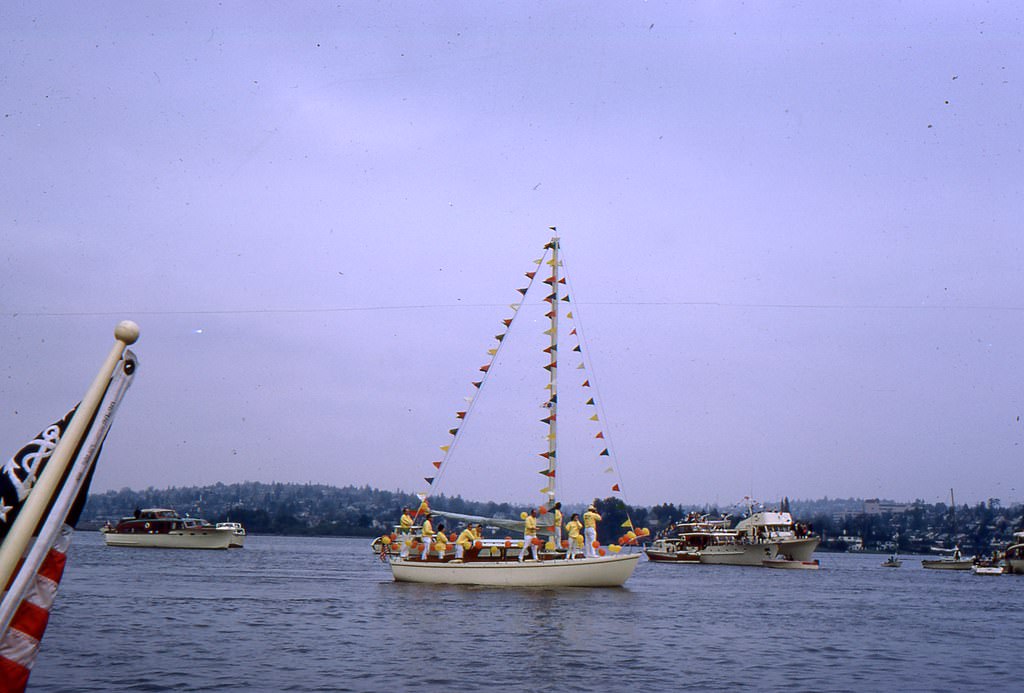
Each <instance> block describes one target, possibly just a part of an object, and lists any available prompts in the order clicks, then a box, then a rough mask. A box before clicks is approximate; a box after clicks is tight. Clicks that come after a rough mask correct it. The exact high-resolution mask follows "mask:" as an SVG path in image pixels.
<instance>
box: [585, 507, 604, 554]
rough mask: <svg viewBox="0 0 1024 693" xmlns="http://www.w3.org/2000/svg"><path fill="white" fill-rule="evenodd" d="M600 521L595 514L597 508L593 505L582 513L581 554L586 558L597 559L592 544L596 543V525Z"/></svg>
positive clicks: (598, 516)
mask: <svg viewBox="0 0 1024 693" xmlns="http://www.w3.org/2000/svg"><path fill="white" fill-rule="evenodd" d="M600 521H601V516H600V515H598V514H597V508H595V507H594V506H593V505H591V506H590V507H589V508H587V512H585V513H583V527H584V530H583V553H584V555H585V556H587V557H588V558H597V549H595V548H594V544H595V542H597V523H598V522H600Z"/></svg>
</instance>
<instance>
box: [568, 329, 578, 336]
mask: <svg viewBox="0 0 1024 693" xmlns="http://www.w3.org/2000/svg"><path fill="white" fill-rule="evenodd" d="M569 334H570V335H574V334H576V328H575V327H574V328H572V332H570V333H569Z"/></svg>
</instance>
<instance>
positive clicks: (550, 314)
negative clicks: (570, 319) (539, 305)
mask: <svg viewBox="0 0 1024 693" xmlns="http://www.w3.org/2000/svg"><path fill="white" fill-rule="evenodd" d="M555 315H556V313H555V311H551V312H550V313H545V314H544V317H545V318H553V317H555Z"/></svg>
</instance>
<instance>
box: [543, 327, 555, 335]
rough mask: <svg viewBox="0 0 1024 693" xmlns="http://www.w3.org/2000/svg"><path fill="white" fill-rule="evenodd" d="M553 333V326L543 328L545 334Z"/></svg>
mask: <svg viewBox="0 0 1024 693" xmlns="http://www.w3.org/2000/svg"><path fill="white" fill-rule="evenodd" d="M554 333H555V330H554V328H548V329H546V330H544V334H546V335H552V334H554Z"/></svg>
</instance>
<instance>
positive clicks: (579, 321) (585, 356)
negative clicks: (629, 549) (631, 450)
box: [562, 251, 632, 521]
mask: <svg viewBox="0 0 1024 693" xmlns="http://www.w3.org/2000/svg"><path fill="white" fill-rule="evenodd" d="M563 255H564V251H563ZM562 266H563V268H564V271H563V274H564V275H565V281H566V284H567V285H568V287H569V291H570V292H571V293H570V296H573V295H575V294H576V288H575V287H574V286H573V283H572V274H571V273H570V272H569V264H568V262H567V261H566V259H565V258H564V257H563V258H562ZM570 300H571V299H570ZM572 305H573V309H574V310H575V311H576V321H575V322H576V336H577V337H579V340H580V345H581V347H582V352H581V353H580V360H581V361H583V366H584V368H585V369H586V372H587V373H589V374H590V377H591V378H593V380H594V382H592V383H591V384H590V387H591V388H592V389H593V390H594V394H595V395H596V397H595V401H596V402H597V410H598V418H599V419H600V422H599V423H600V424H601V430H602V431H604V433H605V439H604V440H605V446H606V447H607V448H608V453H609V455H610V456H611V458H612V460H614V461H615V463H614V464H612V469H613V470H614V472H615V477H616V479H617V480H618V486H619V494H620V495H621V496H622V502H623V503H625V504H626V505H629V502H628V500H627V498H626V492H625V491H623V490H622V489H623V487H625V484H624V483H623V481H622V470H621V461H620V460H619V455H618V453H617V452H616V451H615V445H614V444H613V443H612V441H611V431H610V430H609V431H606V430H605V429H606V428H608V418H607V415H606V413H605V410H604V396H603V395H602V394H601V393H600V391H599V388H598V386H597V373H596V371H595V370H594V361H593V359H591V358H590V345H589V344H587V339H586V335H585V334H584V330H583V318H582V316H581V314H580V307H579V306H580V304H577V303H576V302H575V301H572ZM631 521H632V520H631Z"/></svg>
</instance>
